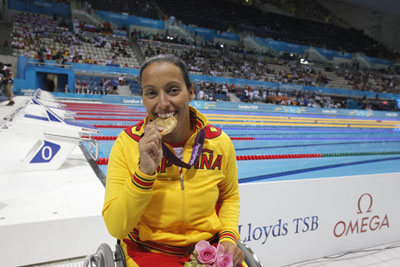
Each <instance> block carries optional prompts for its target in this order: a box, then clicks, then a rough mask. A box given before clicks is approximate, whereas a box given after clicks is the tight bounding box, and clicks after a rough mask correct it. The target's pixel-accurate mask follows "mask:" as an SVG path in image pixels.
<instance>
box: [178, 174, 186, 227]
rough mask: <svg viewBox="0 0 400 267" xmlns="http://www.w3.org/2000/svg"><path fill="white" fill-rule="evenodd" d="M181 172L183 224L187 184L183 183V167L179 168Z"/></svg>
mask: <svg viewBox="0 0 400 267" xmlns="http://www.w3.org/2000/svg"><path fill="white" fill-rule="evenodd" d="M179 173H180V182H181V196H182V218H181V223H182V224H183V223H184V222H185V192H184V190H185V184H184V183H183V174H182V168H179Z"/></svg>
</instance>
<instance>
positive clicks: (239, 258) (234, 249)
mask: <svg viewBox="0 0 400 267" xmlns="http://www.w3.org/2000/svg"><path fill="white" fill-rule="evenodd" d="M221 245H222V246H224V248H225V252H230V253H232V257H233V266H240V265H242V262H243V261H244V253H243V251H241V250H240V248H238V246H236V245H235V244H233V243H232V242H228V241H225V242H221Z"/></svg>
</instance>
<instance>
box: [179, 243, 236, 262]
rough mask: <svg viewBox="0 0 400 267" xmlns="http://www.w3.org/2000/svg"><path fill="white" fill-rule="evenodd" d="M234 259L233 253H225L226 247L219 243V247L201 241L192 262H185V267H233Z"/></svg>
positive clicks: (192, 256)
mask: <svg viewBox="0 0 400 267" xmlns="http://www.w3.org/2000/svg"><path fill="white" fill-rule="evenodd" d="M232 266H233V257H232V253H230V252H225V248H224V246H222V245H221V244H219V243H218V246H217V247H214V246H212V245H210V243H209V242H208V241H205V240H201V241H199V242H198V243H197V244H196V246H195V248H194V250H193V253H192V255H190V261H189V262H185V266H184V267H232Z"/></svg>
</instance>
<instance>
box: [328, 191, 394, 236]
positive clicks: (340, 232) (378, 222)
mask: <svg viewBox="0 0 400 267" xmlns="http://www.w3.org/2000/svg"><path fill="white" fill-rule="evenodd" d="M373 203H374V199H373V197H372V195H371V194H369V193H364V194H362V195H361V196H360V197H359V198H358V202H357V213H356V214H357V215H359V216H358V217H357V218H355V219H354V220H350V221H348V222H346V221H338V222H337V223H336V224H335V227H334V228H333V234H334V236H335V237H342V236H347V235H352V234H360V233H366V232H369V231H371V232H373V231H376V230H381V229H382V228H383V227H386V228H389V219H388V216H387V214H385V215H384V216H383V217H380V216H379V215H372V214H371V213H372V205H373ZM360 216H362V217H361V218H360Z"/></svg>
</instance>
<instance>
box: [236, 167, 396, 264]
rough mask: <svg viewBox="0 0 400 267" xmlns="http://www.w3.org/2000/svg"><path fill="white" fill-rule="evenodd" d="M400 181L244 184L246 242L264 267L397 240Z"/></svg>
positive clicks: (382, 177) (391, 177)
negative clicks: (399, 189)
mask: <svg viewBox="0 0 400 267" xmlns="http://www.w3.org/2000/svg"><path fill="white" fill-rule="evenodd" d="M399 177H400V173H392V174H377V175H365V176H351V177H335V178H322V179H309V180H291V181H281V182H265V183H256V184H255V183H252V184H240V186H239V188H240V194H241V204H240V206H241V211H240V225H239V231H240V235H241V240H242V241H243V242H244V243H245V244H247V245H249V246H250V248H251V249H252V250H253V251H254V252H255V253H256V255H257V257H258V258H259V259H260V260H261V263H262V264H263V266H283V265H287V264H292V263H296V262H301V261H304V260H310V259H316V258H321V257H324V256H329V255H333V254H337V253H343V252H347V251H352V250H358V249H362V248H367V247H371V246H376V245H380V244H385V243H389V242H393V241H398V240H399V239H400V213H399V212H398V204H399V203H400V194H399V193H398V190H397V189H398V188H399V186H400V180H399V179H398V178H399ZM338 266H340V265H338Z"/></svg>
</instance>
